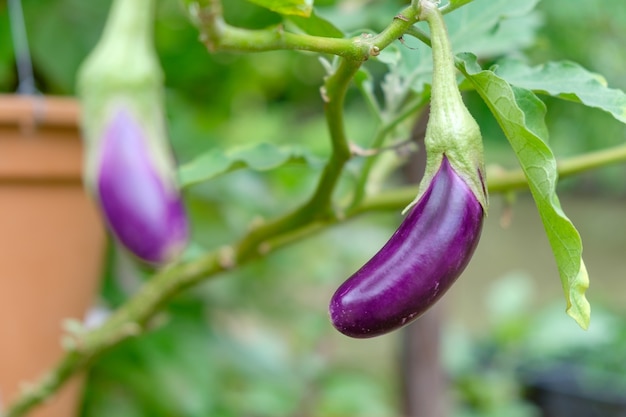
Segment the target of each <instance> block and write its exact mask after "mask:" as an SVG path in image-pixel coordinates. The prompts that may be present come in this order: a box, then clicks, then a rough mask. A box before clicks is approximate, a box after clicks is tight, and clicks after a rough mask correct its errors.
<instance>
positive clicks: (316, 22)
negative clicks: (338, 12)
mask: <svg viewBox="0 0 626 417" xmlns="http://www.w3.org/2000/svg"><path fill="white" fill-rule="evenodd" d="M289 20H290V21H291V22H292V23H293V24H295V25H296V26H298V27H299V28H300V29H301V30H303V31H304V33H306V34H309V35H312V36H325V37H328V38H343V32H342V31H341V30H339V29H337V27H336V26H335V25H333V24H332V23H330V22H329V21H328V20H326V19H324V18H322V17H320V16H318V15H317V14H316V13H315V12H312V13H311V15H310V16H309V17H303V16H296V15H292V16H289Z"/></svg>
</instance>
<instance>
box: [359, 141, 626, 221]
mask: <svg viewBox="0 0 626 417" xmlns="http://www.w3.org/2000/svg"><path fill="white" fill-rule="evenodd" d="M623 162H626V144H623V145H618V146H614V147H611V148H607V149H602V150H599V151H595V152H590V153H586V154H583V155H578V156H574V157H570V158H567V159H563V160H561V161H559V162H557V170H558V175H559V177H560V178H566V177H571V176H573V175H576V174H580V173H582V172H586V171H591V170H593V169H597V168H601V167H604V166H608V165H612V164H617V163H623ZM527 187H528V182H527V180H526V176H525V175H524V171H522V170H521V169H515V170H504V169H502V168H498V167H489V168H488V169H487V189H488V192H489V194H504V193H508V192H510V191H515V190H520V189H525V188H527ZM416 193H417V188H416V187H415V186H407V187H398V188H395V189H393V190H390V191H385V192H381V193H379V194H377V195H376V196H372V197H369V198H366V199H365V200H364V201H363V202H362V204H360V205H359V206H358V207H355V208H354V209H351V210H349V211H348V212H347V213H346V217H348V218H351V217H352V216H355V215H359V214H361V213H367V212H371V211H382V210H401V209H403V208H404V207H406V205H407V204H408V203H409V202H410V201H411V200H412V199H413V198H414V197H415V194H416Z"/></svg>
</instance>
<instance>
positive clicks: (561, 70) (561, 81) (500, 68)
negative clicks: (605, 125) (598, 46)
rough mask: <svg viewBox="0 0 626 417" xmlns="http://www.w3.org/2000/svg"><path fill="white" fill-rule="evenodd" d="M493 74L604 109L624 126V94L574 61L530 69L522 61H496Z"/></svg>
mask: <svg viewBox="0 0 626 417" xmlns="http://www.w3.org/2000/svg"><path fill="white" fill-rule="evenodd" d="M494 71H495V73H496V74H497V75H498V76H500V77H502V78H504V79H505V80H506V81H507V82H508V83H510V84H513V85H516V86H518V87H522V88H526V89H528V90H532V91H535V92H537V93H540V94H549V95H551V96H555V97H559V98H562V99H565V100H571V101H575V102H578V103H582V104H584V105H586V106H589V107H595V108H598V109H601V110H604V111H606V112H608V113H610V114H611V115H612V116H613V117H615V118H616V119H617V120H619V121H620V122H622V123H626V94H624V92H623V91H621V90H618V89H614V88H609V87H608V86H607V82H606V80H605V79H604V77H602V76H601V75H599V74H596V73H593V72H590V71H587V70H586V69H585V68H583V67H581V66H580V65H578V64H576V63H574V62H569V61H560V62H548V63H546V64H544V65H539V66H536V67H530V66H528V65H526V64H525V63H524V62H522V61H519V60H513V59H507V60H504V61H502V62H499V63H498V65H497V66H496V67H494Z"/></svg>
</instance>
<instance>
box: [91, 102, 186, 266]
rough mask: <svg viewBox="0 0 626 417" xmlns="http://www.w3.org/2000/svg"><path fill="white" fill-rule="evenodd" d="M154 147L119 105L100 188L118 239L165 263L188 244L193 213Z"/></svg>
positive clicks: (103, 147) (103, 154) (107, 133)
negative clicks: (189, 213)
mask: <svg viewBox="0 0 626 417" xmlns="http://www.w3.org/2000/svg"><path fill="white" fill-rule="evenodd" d="M153 147H154V144H151V143H150V141H149V138H148V137H147V135H146V131H145V129H142V126H141V125H140V124H139V123H138V122H137V121H136V119H135V118H134V117H133V116H132V114H131V113H130V111H128V110H127V109H125V108H121V109H118V110H117V111H116V112H115V113H114V114H113V115H112V117H111V119H110V120H109V122H108V123H107V125H106V128H105V130H104V134H103V137H102V139H101V141H100V148H99V152H98V157H97V161H98V162H97V170H96V180H95V181H96V186H95V188H96V190H95V191H96V193H97V196H98V200H99V202H100V206H101V208H102V211H103V214H104V216H105V218H106V221H107V223H108V225H109V228H110V229H111V230H112V232H113V233H114V235H115V236H116V237H117V239H118V240H119V241H120V242H121V243H122V244H123V245H124V246H125V247H126V248H127V249H129V250H130V251H131V252H132V253H133V254H135V255H136V256H137V257H139V258H141V259H143V260H144V261H147V262H150V263H155V264H161V263H165V262H167V261H170V260H172V259H173V258H174V257H175V256H177V255H178V254H179V253H180V251H181V250H182V249H183V248H184V246H185V243H186V241H187V233H188V232H187V217H186V214H185V210H184V207H183V203H182V200H181V196H180V194H179V192H178V190H177V188H176V185H175V183H174V181H173V178H171V177H170V176H168V175H164V172H165V171H164V170H163V169H159V165H158V163H157V162H156V158H155V152H154V151H153V149H154V148H153Z"/></svg>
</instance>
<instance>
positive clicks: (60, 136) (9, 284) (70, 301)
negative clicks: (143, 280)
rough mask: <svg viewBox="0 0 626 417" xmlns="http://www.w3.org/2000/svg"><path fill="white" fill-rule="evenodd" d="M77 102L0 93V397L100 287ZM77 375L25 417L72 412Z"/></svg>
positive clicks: (53, 344)
mask: <svg viewBox="0 0 626 417" xmlns="http://www.w3.org/2000/svg"><path fill="white" fill-rule="evenodd" d="M78 111H79V108H78V104H77V102H76V101H75V100H73V99H70V98H44V97H25V96H10V95H5V96H3V95H0V396H1V400H2V402H3V403H4V404H6V403H8V402H10V401H11V400H12V399H13V398H15V395H16V394H17V393H18V391H19V389H20V386H21V385H22V384H24V383H28V382H30V381H33V380H35V379H37V378H38V377H39V376H40V375H41V374H42V372H43V371H45V370H46V369H47V368H48V367H49V366H51V365H52V364H53V363H55V362H56V360H57V359H58V358H59V357H60V356H61V354H62V348H61V344H60V342H61V336H62V333H63V328H62V325H63V322H64V321H65V320H66V319H68V318H73V319H77V320H82V319H83V317H84V315H85V313H86V312H87V310H88V309H89V307H90V306H91V305H92V302H93V301H94V297H95V294H96V292H97V289H98V279H99V277H100V272H101V266H102V265H101V264H102V259H103V249H104V243H105V233H104V230H103V227H102V224H101V221H100V217H99V214H98V212H97V211H96V209H95V207H94V205H93V204H92V202H91V201H90V200H89V199H88V198H87V196H86V195H85V192H84V191H83V187H82V184H81V171H82V166H81V165H82V143H81V140H80V132H79V128H78ZM79 379H80V378H78V379H75V380H73V381H71V383H70V384H68V385H67V386H65V387H64V388H63V389H62V390H61V391H60V393H59V394H58V395H57V396H55V397H54V398H52V399H51V400H50V401H49V402H47V403H46V404H45V405H43V406H42V407H39V408H37V409H36V410H34V411H33V412H32V413H31V414H29V416H36V417H53V416H55V417H60V416H64V417H71V416H75V415H76V414H77V407H78V398H79V397H78V396H79V394H80V380H79Z"/></svg>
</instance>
